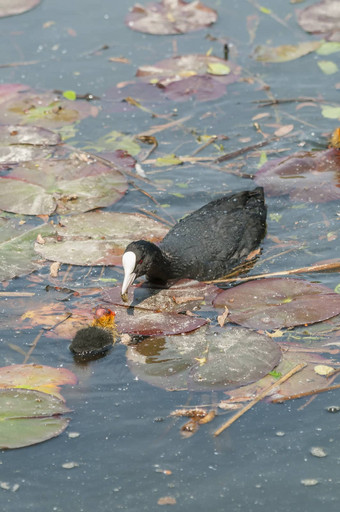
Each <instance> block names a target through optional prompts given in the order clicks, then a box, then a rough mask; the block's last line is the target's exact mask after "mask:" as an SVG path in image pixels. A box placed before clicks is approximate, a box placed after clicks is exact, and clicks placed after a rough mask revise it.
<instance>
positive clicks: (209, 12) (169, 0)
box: [125, 0, 217, 35]
mask: <svg viewBox="0 0 340 512" xmlns="http://www.w3.org/2000/svg"><path fill="white" fill-rule="evenodd" d="M216 20H217V13H216V11H214V10H213V9H210V8H209V7H206V6H205V5H204V4H203V3H201V2H198V1H195V2H189V3H188V2H184V1H183V0H163V1H162V2H161V3H150V4H147V5H146V6H143V5H140V4H136V5H135V6H133V7H132V9H131V12H130V13H129V14H128V15H127V17H126V19H125V23H126V24H127V26H128V27H129V28H131V29H132V30H137V31H139V32H146V33H147V34H159V35H168V34H183V33H185V32H191V31H193V30H200V29H201V28H204V27H208V26H209V25H211V24H212V23H215V21H216Z"/></svg>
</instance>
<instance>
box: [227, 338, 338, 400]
mask: <svg viewBox="0 0 340 512" xmlns="http://www.w3.org/2000/svg"><path fill="white" fill-rule="evenodd" d="M301 348H302V347H301V345H293V344H283V345H282V349H283V350H282V359H281V361H280V363H279V365H278V366H277V367H276V372H277V373H280V374H282V375H285V374H286V373H288V372H289V371H290V370H292V369H293V368H294V367H295V366H296V365H297V364H299V363H305V364H306V367H305V368H303V369H302V370H301V371H299V372H298V373H296V374H295V375H293V376H292V377H290V378H289V379H288V380H287V381H286V382H284V383H283V384H281V386H280V388H279V389H277V388H276V389H275V390H274V392H273V393H272V394H271V395H270V396H269V397H267V400H268V401H271V400H274V399H280V398H289V397H290V396H294V395H297V394H299V393H309V392H311V391H314V390H315V391H317V390H318V389H320V388H321V389H322V388H325V387H327V386H328V385H329V383H328V382H327V380H326V379H325V377H322V376H320V375H318V374H317V373H316V372H315V371H314V368H315V365H318V364H320V365H325V364H327V363H329V360H328V359H325V358H324V357H323V356H321V355H320V354H316V353H315V352H313V351H312V352H310V353H309V352H308V349H307V351H306V352H302V351H301ZM275 380H277V378H276V376H275V375H272V372H270V374H268V375H267V376H265V377H264V378H263V379H261V380H259V381H257V382H255V383H254V384H249V385H247V386H244V387H242V388H238V389H234V390H231V391H228V395H229V396H230V400H226V401H224V403H223V408H225V406H226V405H227V404H228V403H229V404H230V403H231V404H233V403H235V402H238V403H239V402H240V401H249V400H252V399H253V398H254V396H256V395H257V394H258V393H260V392H261V391H262V390H264V389H266V388H268V387H269V386H270V385H271V384H273V383H274V382H275Z"/></svg>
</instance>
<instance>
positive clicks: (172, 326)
mask: <svg viewBox="0 0 340 512" xmlns="http://www.w3.org/2000/svg"><path fill="white" fill-rule="evenodd" d="M112 309H113V311H114V312H115V314H116V316H115V321H116V324H117V331H118V332H119V333H124V334H130V335H131V336H169V335H173V334H184V333H187V332H191V331H194V330H196V329H198V328H199V327H202V325H204V324H206V323H207V320H206V319H204V318H200V317H198V316H189V315H180V314H176V313H165V312H163V313H156V312H155V311H151V312H149V311H148V312H145V310H144V311H143V310H139V309H138V308H134V309H133V312H132V313H131V312H130V310H127V308H126V307H120V306H115V307H112Z"/></svg>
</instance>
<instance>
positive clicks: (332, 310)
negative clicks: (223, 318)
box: [214, 278, 340, 329]
mask: <svg viewBox="0 0 340 512" xmlns="http://www.w3.org/2000/svg"><path fill="white" fill-rule="evenodd" d="M214 306H215V307H218V308H221V307H225V306H227V307H228V308H229V317H228V318H229V321H230V322H235V323H236V324H240V325H243V326H245V327H250V328H252V329H277V328H281V327H293V326H295V325H304V324H313V323H315V322H321V321H322V320H326V319H327V318H331V317H333V316H335V315H338V314H340V296H339V295H338V294H336V293H334V292H333V290H331V289H329V288H327V287H326V286H322V285H317V284H314V283H310V282H308V281H303V280H302V279H290V278H277V279H259V280H257V281H251V282H249V283H244V284H241V285H239V286H235V287H233V288H230V289H228V290H225V291H223V292H221V293H220V294H219V295H218V296H217V297H216V299H215V301H214Z"/></svg>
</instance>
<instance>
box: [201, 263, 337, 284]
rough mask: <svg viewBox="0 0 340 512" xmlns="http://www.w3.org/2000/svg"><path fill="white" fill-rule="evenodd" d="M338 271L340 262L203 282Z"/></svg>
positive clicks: (248, 279)
mask: <svg viewBox="0 0 340 512" xmlns="http://www.w3.org/2000/svg"><path fill="white" fill-rule="evenodd" d="M339 269H340V261H336V262H333V263H322V264H320V265H311V266H310V267H300V268H292V269H291V270H279V271H278V272H271V273H268V274H257V275H255V276H246V277H231V278H229V279H215V280H214V281H204V282H205V283H208V284H211V283H234V282H235V281H252V280H254V279H264V278H266V277H276V276H289V275H292V274H304V273H308V272H328V271H337V270H339Z"/></svg>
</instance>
